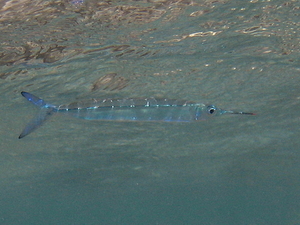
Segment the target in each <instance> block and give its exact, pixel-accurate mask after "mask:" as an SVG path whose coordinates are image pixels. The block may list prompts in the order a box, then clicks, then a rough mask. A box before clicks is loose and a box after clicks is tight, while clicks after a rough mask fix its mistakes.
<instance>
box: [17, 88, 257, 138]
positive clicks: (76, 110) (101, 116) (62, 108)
mask: <svg viewBox="0 0 300 225" xmlns="http://www.w3.org/2000/svg"><path fill="white" fill-rule="evenodd" d="M21 94H22V95H23V96H24V97H25V98H26V99H27V100H28V101H30V102H32V103H33V104H35V105H37V106H39V107H40V112H39V114H38V115H37V116H36V117H34V118H33V119H32V120H31V121H30V123H29V124H28V125H27V126H26V127H25V129H24V130H23V131H22V133H21V134H20V136H19V138H23V137H25V136H26V135H28V134H29V133H31V132H32V131H34V130H35V129H36V128H38V127H39V126H40V125H41V124H42V123H43V122H44V121H46V120H47V118H48V117H49V116H51V115H53V114H54V113H62V114H66V115H69V116H73V117H77V118H81V119H86V120H115V121H164V122H194V121H200V120H205V119H208V118H209V117H212V116H217V115H222V114H225V113H229V114H249V115H253V113H244V112H234V111H226V110H222V109H219V108H217V107H216V106H214V105H205V104H202V103H196V102H192V101H185V100H176V99H155V98H126V99H91V100H86V101H78V102H73V103H70V104H65V105H59V106H55V105H52V104H48V103H46V102H45V101H44V100H42V99H40V98H39V97H36V96H34V95H32V94H30V93H28V92H22V93H21Z"/></svg>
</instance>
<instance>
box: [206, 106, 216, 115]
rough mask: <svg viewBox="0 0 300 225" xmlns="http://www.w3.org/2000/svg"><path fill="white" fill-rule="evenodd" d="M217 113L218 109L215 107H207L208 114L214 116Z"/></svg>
mask: <svg viewBox="0 0 300 225" xmlns="http://www.w3.org/2000/svg"><path fill="white" fill-rule="evenodd" d="M215 111H216V107H214V106H208V107H207V112H208V113H209V114H214V113H215Z"/></svg>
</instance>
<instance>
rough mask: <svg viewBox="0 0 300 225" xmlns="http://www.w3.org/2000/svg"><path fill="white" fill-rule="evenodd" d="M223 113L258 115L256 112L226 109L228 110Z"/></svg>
mask: <svg viewBox="0 0 300 225" xmlns="http://www.w3.org/2000/svg"><path fill="white" fill-rule="evenodd" d="M223 113H228V114H240V115H256V114H255V113H250V112H236V111H226V110H223Z"/></svg>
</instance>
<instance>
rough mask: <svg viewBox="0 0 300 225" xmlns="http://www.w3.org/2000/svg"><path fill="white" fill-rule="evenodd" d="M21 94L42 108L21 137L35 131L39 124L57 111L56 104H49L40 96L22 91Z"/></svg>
mask: <svg viewBox="0 0 300 225" xmlns="http://www.w3.org/2000/svg"><path fill="white" fill-rule="evenodd" d="M21 94H22V95H23V96H24V97H25V98H26V99H27V100H28V101H30V102H32V103H33V104H34V105H36V106H39V107H40V108H41V110H40V111H39V113H38V114H37V115H36V116H35V117H34V118H33V119H32V120H31V121H30V122H29V123H28V124H27V125H26V127H25V128H24V130H23V131H22V133H21V134H20V136H19V139H21V138H23V137H25V136H26V135H28V134H30V133H31V132H33V131H34V130H35V129H37V128H38V127H39V126H41V125H42V124H43V122H44V121H46V120H47V119H48V118H49V116H51V115H52V114H53V113H54V112H55V111H56V107H55V106H54V105H50V104H47V103H46V102H45V101H44V100H43V99H40V98H39V97H36V96H34V95H32V94H30V93H28V92H24V91H22V92H21Z"/></svg>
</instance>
